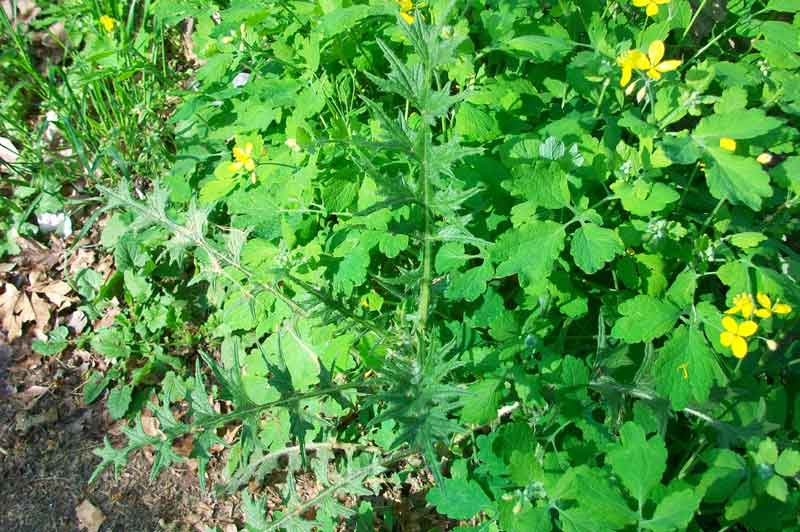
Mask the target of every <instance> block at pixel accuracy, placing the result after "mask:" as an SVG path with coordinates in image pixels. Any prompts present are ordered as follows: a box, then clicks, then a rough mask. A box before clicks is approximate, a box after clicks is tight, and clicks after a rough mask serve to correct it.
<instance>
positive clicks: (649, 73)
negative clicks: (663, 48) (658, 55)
mask: <svg viewBox="0 0 800 532" xmlns="http://www.w3.org/2000/svg"><path fill="white" fill-rule="evenodd" d="M647 77H649V78H650V79H655V80H659V79H661V72H659V71H658V70H656V69H655V68H651V69H650V70H648V71H647Z"/></svg>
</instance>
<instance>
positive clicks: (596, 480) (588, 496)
mask: <svg viewBox="0 0 800 532" xmlns="http://www.w3.org/2000/svg"><path fill="white" fill-rule="evenodd" d="M576 480H577V484H576V489H575V494H576V498H577V500H578V503H579V504H580V505H581V507H583V508H586V509H588V510H591V511H592V512H594V514H595V515H596V516H597V518H598V520H601V521H602V523H603V524H604V525H605V526H608V527H610V528H613V529H614V530H618V529H622V528H624V527H625V525H629V524H632V523H635V522H636V521H637V518H638V516H637V515H636V513H635V512H634V511H633V510H631V508H630V507H629V506H628V503H627V502H626V501H625V498H624V497H623V496H622V494H621V493H620V492H619V490H618V489H617V488H615V487H614V486H613V485H612V484H611V482H610V481H609V479H608V478H607V474H606V473H602V472H600V471H599V470H595V469H588V468H587V469H584V468H581V469H580V471H579V472H578V473H577V474H576Z"/></svg>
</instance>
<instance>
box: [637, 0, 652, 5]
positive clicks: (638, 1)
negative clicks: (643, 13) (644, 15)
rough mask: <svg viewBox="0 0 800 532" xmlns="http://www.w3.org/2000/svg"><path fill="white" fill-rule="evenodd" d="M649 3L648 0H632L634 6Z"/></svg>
mask: <svg viewBox="0 0 800 532" xmlns="http://www.w3.org/2000/svg"><path fill="white" fill-rule="evenodd" d="M649 3H650V0H633V5H635V6H636V7H645V6H647V5H648V4H649Z"/></svg>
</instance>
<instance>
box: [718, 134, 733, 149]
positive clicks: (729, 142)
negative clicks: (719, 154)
mask: <svg viewBox="0 0 800 532" xmlns="http://www.w3.org/2000/svg"><path fill="white" fill-rule="evenodd" d="M719 147H720V148H722V149H723V150H728V151H736V141H735V140H733V139H732V138H729V137H722V138H721V139H719Z"/></svg>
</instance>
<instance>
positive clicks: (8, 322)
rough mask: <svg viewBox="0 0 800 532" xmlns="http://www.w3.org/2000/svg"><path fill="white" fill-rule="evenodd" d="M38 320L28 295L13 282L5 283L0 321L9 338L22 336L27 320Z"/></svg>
mask: <svg viewBox="0 0 800 532" xmlns="http://www.w3.org/2000/svg"><path fill="white" fill-rule="evenodd" d="M34 320H36V313H35V312H34V310H33V306H32V305H31V302H30V300H29V299H28V296H27V295H25V294H24V293H23V292H20V291H19V290H17V288H16V287H15V286H14V285H13V284H11V283H4V290H3V293H2V294H0V323H2V326H3V330H4V331H5V333H6V336H7V340H8V341H9V342H12V341H14V340H16V339H17V338H19V337H20V336H22V326H23V324H25V323H26V322H29V321H34Z"/></svg>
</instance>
